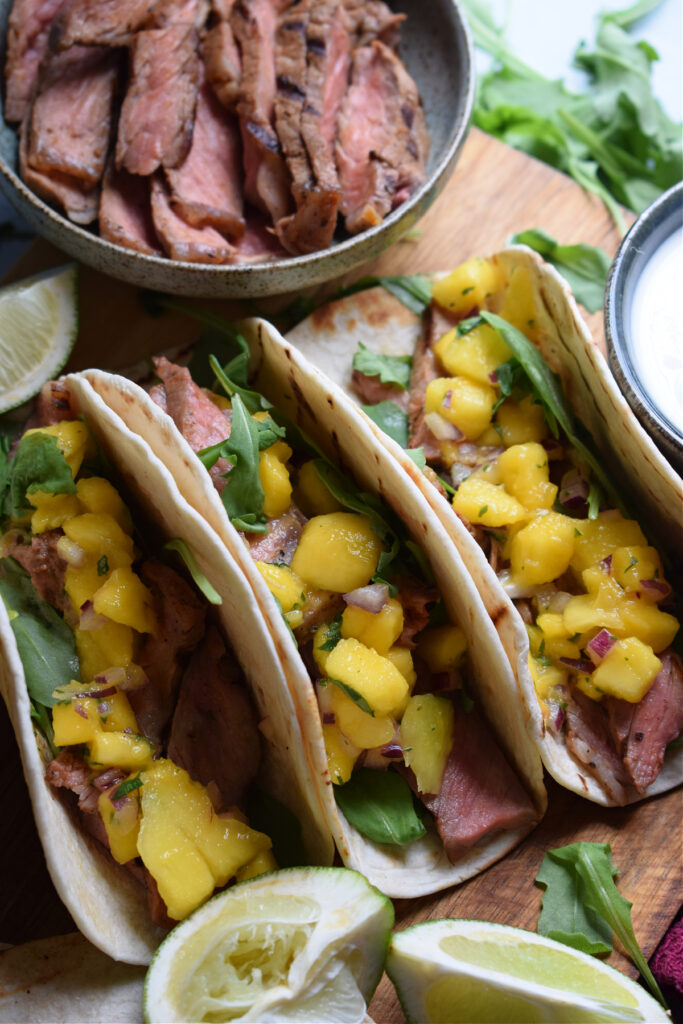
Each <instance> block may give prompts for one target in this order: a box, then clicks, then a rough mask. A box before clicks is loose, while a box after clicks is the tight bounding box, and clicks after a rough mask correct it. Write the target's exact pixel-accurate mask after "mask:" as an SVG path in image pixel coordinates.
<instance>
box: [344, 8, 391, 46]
mask: <svg viewBox="0 0 683 1024" xmlns="http://www.w3.org/2000/svg"><path fill="white" fill-rule="evenodd" d="M344 4H345V7H346V11H347V14H348V16H349V22H350V28H351V32H352V34H353V48H354V50H355V49H356V48H357V47H359V46H367V45H368V44H369V43H371V42H372V41H373V39H379V41H380V42H382V43H384V44H385V46H388V47H389V48H390V49H392V50H398V45H399V43H400V41H401V23H402V22H404V21H405V17H406V16H405V14H395V13H394V11H392V10H391V8H389V7H387V5H386V4H385V3H383V2H382V0H344Z"/></svg>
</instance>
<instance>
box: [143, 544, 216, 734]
mask: <svg viewBox="0 0 683 1024" xmlns="http://www.w3.org/2000/svg"><path fill="white" fill-rule="evenodd" d="M140 576H141V577H142V579H143V581H144V583H146V585H147V586H148V587H149V589H150V590H151V592H152V595H153V597H154V606H155V612H156V616H157V631H156V633H153V634H151V635H149V636H148V637H147V638H146V639H145V642H144V644H143V647H142V649H141V651H140V653H139V655H138V657H137V663H138V664H139V665H140V666H141V667H142V668H143V669H144V671H145V674H146V675H147V683H146V684H145V685H144V686H142V687H141V688H140V689H138V690H130V691H129V692H128V698H129V700H130V703H131V707H132V708H133V711H134V712H135V717H136V718H137V721H138V725H139V727H140V729H141V730H142V731H143V733H144V735H145V736H146V737H147V738H148V739H149V740H150V741H151V742H152V743H154V744H159V743H160V742H161V739H162V737H163V733H164V730H165V728H166V726H167V725H168V723H169V721H170V719H171V716H172V714H173V709H174V706H175V700H176V693H177V689H178V684H179V682H180V676H181V673H182V664H183V658H184V656H185V655H187V654H188V653H189V652H190V651H192V650H193V649H194V648H195V647H196V646H197V644H198V643H199V641H200V640H201V638H202V635H203V633H204V617H205V615H206V605H205V603H204V602H203V601H201V600H200V599H199V597H198V596H197V594H196V593H195V591H194V590H193V588H192V587H191V586H190V585H189V583H186V582H185V580H184V579H183V578H182V576H180V575H179V574H178V573H177V572H175V571H174V570H173V569H171V568H169V566H167V565H163V564H162V563H161V562H153V561H147V562H144V563H143V564H142V566H141V568H140Z"/></svg>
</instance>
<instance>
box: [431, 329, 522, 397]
mask: <svg viewBox="0 0 683 1024" xmlns="http://www.w3.org/2000/svg"><path fill="white" fill-rule="evenodd" d="M434 352H435V354H436V357H437V359H438V360H439V361H440V362H441V365H442V366H443V367H444V369H445V370H446V373H447V374H448V375H449V376H451V377H456V376H459V375H462V376H464V377H470V378H471V379H472V380H476V381H479V383H480V384H488V385H490V384H491V374H492V373H493V372H494V371H495V370H496V369H497V367H499V366H500V365H501V363H506V362H507V361H508V359H511V358H512V350H511V349H510V348H509V347H508V345H507V344H506V343H505V342H504V341H503V339H502V338H501V336H500V334H499V333H498V331H496V330H494V329H493V327H490V326H489V325H488V324H482V325H481V326H479V327H475V328H474V329H473V330H471V331H468V332H467V334H463V335H462V337H461V338H459V337H458V335H457V330H456V329H455V328H453V330H451V331H448V333H447V334H444V336H443V337H442V338H439V340H438V341H437V343H436V345H435V346H434Z"/></svg>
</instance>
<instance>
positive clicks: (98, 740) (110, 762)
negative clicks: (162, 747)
mask: <svg viewBox="0 0 683 1024" xmlns="http://www.w3.org/2000/svg"><path fill="white" fill-rule="evenodd" d="M152 753H153V751H152V747H151V746H150V743H149V740H146V739H145V738H144V736H135V735H133V734H131V733H129V732H95V735H94V736H93V738H92V740H91V741H90V757H89V760H90V763H91V764H96V765H105V766H106V767H110V768H127V769H128V770H129V771H133V770H134V769H136V768H146V767H147V765H148V764H149V763H150V762H151V760H152Z"/></svg>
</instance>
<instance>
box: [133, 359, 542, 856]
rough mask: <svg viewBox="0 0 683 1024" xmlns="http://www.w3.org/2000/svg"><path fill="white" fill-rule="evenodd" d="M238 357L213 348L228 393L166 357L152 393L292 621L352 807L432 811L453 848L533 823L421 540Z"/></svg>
mask: <svg viewBox="0 0 683 1024" xmlns="http://www.w3.org/2000/svg"><path fill="white" fill-rule="evenodd" d="M239 358H240V357H238V360H239ZM238 360H235V361H233V363H231V364H230V365H229V366H228V367H226V371H225V372H223V371H221V368H220V365H219V364H218V363H217V361H215V360H214V361H213V362H212V366H213V369H214V371H215V372H216V376H217V379H218V381H219V382H220V384H221V385H222V386H223V390H224V391H225V395H218V394H216V393H215V391H212V390H206V389H201V388H200V387H198V386H197V384H195V383H194V381H193V379H192V377H191V375H190V372H189V370H188V369H187V368H186V367H182V366H177V365H174V364H172V363H170V362H169V361H168V360H167V359H165V358H163V357H161V358H157V359H155V360H154V364H155V368H156V372H157V374H158V376H159V378H160V381H161V383H159V384H157V385H155V386H154V387H153V388H152V389H151V392H150V394H151V397H152V398H153V399H154V401H155V402H156V403H157V404H158V405H160V406H161V408H162V409H163V410H164V411H165V412H167V413H168V415H169V416H171V418H172V419H173V420H174V422H175V424H176V426H177V428H178V429H179V430H180V432H181V433H182V434H183V436H184V437H185V439H186V440H187V441H188V443H189V445H190V446H191V448H192V449H193V450H194V451H195V452H196V453H198V455H199V458H200V459H201V461H202V462H203V464H204V466H205V467H206V468H207V469H208V470H209V472H210V474H211V477H212V480H213V483H214V485H215V487H216V489H217V490H218V491H219V493H220V494H221V497H222V500H223V504H224V506H225V509H226V511H227V513H228V516H229V518H230V520H231V521H232V523H233V525H234V526H235V527H236V528H237V530H238V531H239V532H240V534H241V536H242V538H243V541H244V543H245V545H246V546H247V547H248V549H249V553H250V555H251V557H252V558H253V560H254V563H255V565H256V568H257V569H258V571H259V572H260V574H261V576H262V577H263V579H264V581H265V583H266V585H267V587H268V589H269V590H270V592H271V594H272V595H273V597H274V599H275V600H276V601H277V602H278V604H279V607H280V609H281V611H282V614H283V616H284V619H285V622H286V623H287V625H288V627H289V629H290V630H291V631H292V633H293V635H294V638H295V640H296V643H297V645H298V648H299V652H300V655H301V657H302V659H303V662H304V664H305V665H306V668H307V670H308V672H309V674H310V677H311V680H312V682H313V683H314V685H315V689H316V693H317V697H318V704H319V712H320V716H321V721H322V732H323V737H324V743H325V749H326V753H327V761H328V766H329V774H330V778H331V781H332V783H333V785H334V791H335V796H336V799H337V804H338V806H339V807H340V808H341V810H342V812H343V814H344V815H345V817H346V818H347V819H348V820H349V821H350V822H351V824H352V825H354V826H355V827H356V828H357V829H358V830H359V831H360V832H361V833H362V834H363V835H365V836H367V837H369V838H371V839H372V840H374V841H376V842H380V843H398V844H401V845H403V844H408V843H411V842H413V841H414V840H417V839H419V838H420V837H421V836H423V835H424V834H425V830H426V825H425V822H429V816H430V815H431V816H432V817H433V819H434V824H435V827H436V829H437V830H438V834H439V836H440V837H441V840H442V842H443V846H444V849H445V852H446V854H447V857H448V859H449V860H450V861H451V862H455V861H457V860H458V858H460V857H461V856H462V855H463V854H464V853H465V851H467V850H468V849H469V848H471V847H472V846H473V845H474V844H475V843H477V842H479V841H480V840H482V839H483V838H484V837H489V836H491V835H493V834H495V833H498V832H500V831H502V830H510V829H516V828H524V827H527V828H529V827H531V824H532V823H534V822H535V821H536V820H537V819H538V811H537V809H536V808H535V807H534V804H533V803H532V801H531V799H530V797H529V795H528V793H527V792H526V790H525V788H524V787H523V786H522V784H521V782H520V781H519V779H518V778H517V775H516V774H515V771H514V770H513V769H512V767H511V766H510V764H509V763H508V761H507V759H506V757H505V755H504V754H503V752H502V750H501V749H500V747H499V745H498V742H497V740H496V738H495V736H494V734H493V733H492V731H491V729H490V728H489V726H488V724H487V723H486V720H485V718H484V716H483V714H482V712H481V711H480V709H479V707H478V706H477V704H476V703H475V700H474V699H473V698H474V697H475V695H476V689H475V685H474V684H473V682H472V680H471V675H470V669H469V665H468V652H467V640H466V636H465V633H464V631H463V629H462V628H461V627H460V626H459V625H458V624H456V623H454V622H451V621H450V620H449V617H448V614H447V612H446V609H445V606H444V602H443V600H442V599H441V597H440V594H439V591H438V589H437V587H436V586H435V584H434V580H433V577H432V574H431V569H430V567H429V563H428V562H427V560H426V558H425V556H424V555H423V553H422V551H421V550H420V549H419V548H418V546H417V545H416V544H415V543H413V542H412V541H411V540H410V539H409V538H408V537H407V536H406V531H405V528H404V527H403V526H402V525H401V524H399V522H398V521H397V520H396V519H395V517H394V516H393V514H392V513H391V512H390V511H389V510H388V508H387V507H386V506H385V505H384V504H383V503H382V502H381V501H380V500H379V499H377V498H376V497H374V496H373V495H370V494H366V493H359V492H358V489H357V488H356V486H355V485H354V484H353V483H352V482H351V481H350V480H349V479H347V478H346V477H345V476H344V475H343V474H342V473H341V472H340V471H339V470H338V469H337V468H336V467H335V466H333V464H332V463H330V462H329V461H328V460H327V458H325V457H323V455H322V453H321V451H320V450H319V449H318V448H317V447H316V444H315V443H314V441H312V440H310V439H309V438H307V437H306V436H305V435H304V434H303V433H302V432H301V430H300V429H299V428H298V427H297V426H295V424H294V423H293V422H291V421H289V420H288V418H287V417H286V416H285V415H284V414H283V413H282V412H281V411H278V410H276V409H274V408H273V407H272V406H271V405H270V403H269V402H268V401H267V400H266V399H265V398H264V397H263V396H261V395H260V394H258V393H256V392H254V391H251V390H249V388H248V385H247V384H246V380H244V379H241V380H240V382H239V383H237V382H236V380H235V379H231V377H230V376H229V375H228V374H229V373H230V372H231V371H230V367H233V368H234V367H235V365H236V364H237V363H238ZM235 376H237V374H235ZM215 386H217V385H215Z"/></svg>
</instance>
